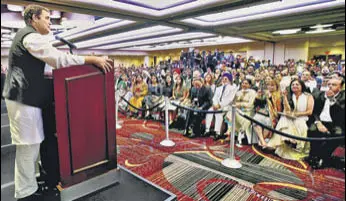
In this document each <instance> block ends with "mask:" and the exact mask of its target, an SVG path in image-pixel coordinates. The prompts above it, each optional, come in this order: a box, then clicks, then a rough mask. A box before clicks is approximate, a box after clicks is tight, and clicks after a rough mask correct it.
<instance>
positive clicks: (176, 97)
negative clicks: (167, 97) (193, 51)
mask: <svg viewBox="0 0 346 201" xmlns="http://www.w3.org/2000/svg"><path fill="white" fill-rule="evenodd" d="M188 96H189V90H188V89H187V88H186V86H185V84H184V81H183V78H182V77H181V76H178V77H176V80H175V84H174V87H173V96H172V98H171V102H173V103H176V104H181V103H182V102H183V101H184V100H185V99H186V98H187V97H188ZM169 110H170V113H169V115H170V127H171V128H175V127H177V128H180V127H181V126H183V125H181V126H180V125H179V123H178V122H177V114H178V111H177V107H176V106H174V105H170V106H169Z"/></svg>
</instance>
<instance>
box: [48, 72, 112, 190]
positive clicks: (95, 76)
mask: <svg viewBox="0 0 346 201" xmlns="http://www.w3.org/2000/svg"><path fill="white" fill-rule="evenodd" d="M53 77H54V97H55V108H56V129H57V136H58V149H59V162H60V179H61V180H60V181H61V186H62V187H63V188H66V187H69V186H72V185H74V184H77V183H80V182H83V181H85V180H88V179H90V178H93V177H95V176H98V175H100V174H103V173H105V172H107V171H109V170H111V169H114V168H116V167H117V159H116V137H115V92H114V72H110V73H106V74H105V73H103V72H102V71H100V70H99V69H97V68H96V67H93V66H90V65H85V66H73V67H68V68H62V69H58V70H54V71H53Z"/></svg>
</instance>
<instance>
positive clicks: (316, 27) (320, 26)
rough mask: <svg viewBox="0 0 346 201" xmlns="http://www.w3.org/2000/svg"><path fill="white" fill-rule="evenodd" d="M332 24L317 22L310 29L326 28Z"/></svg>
mask: <svg viewBox="0 0 346 201" xmlns="http://www.w3.org/2000/svg"><path fill="white" fill-rule="evenodd" d="M332 26H333V24H318V25H316V26H313V27H311V29H321V28H328V27H332Z"/></svg>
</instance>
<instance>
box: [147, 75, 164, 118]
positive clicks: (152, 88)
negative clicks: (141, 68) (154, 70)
mask: <svg viewBox="0 0 346 201" xmlns="http://www.w3.org/2000/svg"><path fill="white" fill-rule="evenodd" d="M148 89H149V90H148V92H149V93H148V95H147V96H145V98H144V107H143V108H145V109H149V108H153V107H155V106H156V105H157V104H159V103H161V102H163V97H162V96H161V95H162V86H161V85H160V83H159V82H158V78H157V76H156V75H155V74H152V75H151V78H150V82H149V87H148ZM151 112H152V111H147V112H146V114H145V118H149V119H150V118H152V117H151Z"/></svg>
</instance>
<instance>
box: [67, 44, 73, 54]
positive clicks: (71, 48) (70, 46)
mask: <svg viewBox="0 0 346 201" xmlns="http://www.w3.org/2000/svg"><path fill="white" fill-rule="evenodd" d="M67 46H68V47H69V48H70V53H71V54H73V51H72V50H73V47H72V45H69V44H67Z"/></svg>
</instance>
